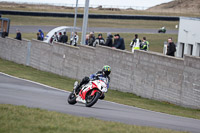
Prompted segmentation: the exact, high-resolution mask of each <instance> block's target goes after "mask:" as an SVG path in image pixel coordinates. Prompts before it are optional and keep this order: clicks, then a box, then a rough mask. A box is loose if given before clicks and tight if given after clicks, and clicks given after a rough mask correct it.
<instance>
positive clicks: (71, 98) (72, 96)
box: [67, 92, 76, 105]
mask: <svg viewBox="0 0 200 133" xmlns="http://www.w3.org/2000/svg"><path fill="white" fill-rule="evenodd" d="M67 101H68V103H69V104H72V105H73V104H76V96H75V94H74V92H71V93H70V94H69V97H68V100H67Z"/></svg>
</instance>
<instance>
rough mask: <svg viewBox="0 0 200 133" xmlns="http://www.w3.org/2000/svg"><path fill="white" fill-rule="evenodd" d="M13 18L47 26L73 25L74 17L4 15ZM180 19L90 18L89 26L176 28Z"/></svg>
mask: <svg viewBox="0 0 200 133" xmlns="http://www.w3.org/2000/svg"><path fill="white" fill-rule="evenodd" d="M2 17H4V18H9V19H10V20H11V25H41V26H43V25H45V26H48V25H50V26H63V25H67V26H73V24H74V18H67V17H34V16H20V15H2ZM82 22H83V19H82V18H77V27H82ZM177 24H179V22H178V21H157V20H126V19H123V20H118V19H88V27H109V28H135V29H159V28H161V27H162V26H165V27H166V29H175V25H177Z"/></svg>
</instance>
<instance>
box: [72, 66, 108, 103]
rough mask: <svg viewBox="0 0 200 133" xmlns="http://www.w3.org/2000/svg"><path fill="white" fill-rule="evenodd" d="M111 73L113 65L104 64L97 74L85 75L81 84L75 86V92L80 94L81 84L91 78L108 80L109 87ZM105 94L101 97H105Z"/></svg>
mask: <svg viewBox="0 0 200 133" xmlns="http://www.w3.org/2000/svg"><path fill="white" fill-rule="evenodd" d="M110 73H111V67H110V66H108V65H105V66H103V69H102V70H101V71H98V72H97V73H95V74H92V75H90V77H84V78H83V79H82V81H81V82H80V84H78V85H77V86H76V87H75V93H76V94H78V93H79V91H80V89H81V86H82V85H84V84H87V83H88V82H89V81H90V80H96V79H103V80H106V81H107V88H109V83H110V77H109V74H110ZM104 97H105V96H104V95H102V96H101V97H100V99H104Z"/></svg>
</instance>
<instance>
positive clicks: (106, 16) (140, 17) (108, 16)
mask: <svg viewBox="0 0 200 133" xmlns="http://www.w3.org/2000/svg"><path fill="white" fill-rule="evenodd" d="M0 14H5V15H24V16H45V17H47V16H48V17H70V18H74V13H55V12H25V11H5V10H0ZM77 17H78V18H83V14H77ZM89 18H95V19H102V18H103V19H138V20H163V21H179V17H172V16H144V15H112V14H89Z"/></svg>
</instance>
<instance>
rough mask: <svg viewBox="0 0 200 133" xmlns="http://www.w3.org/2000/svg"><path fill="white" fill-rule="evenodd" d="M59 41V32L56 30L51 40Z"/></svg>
mask: <svg viewBox="0 0 200 133" xmlns="http://www.w3.org/2000/svg"><path fill="white" fill-rule="evenodd" d="M57 41H58V35H57V32H55V33H54V35H53V36H52V38H51V41H50V42H51V43H52V42H57Z"/></svg>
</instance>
